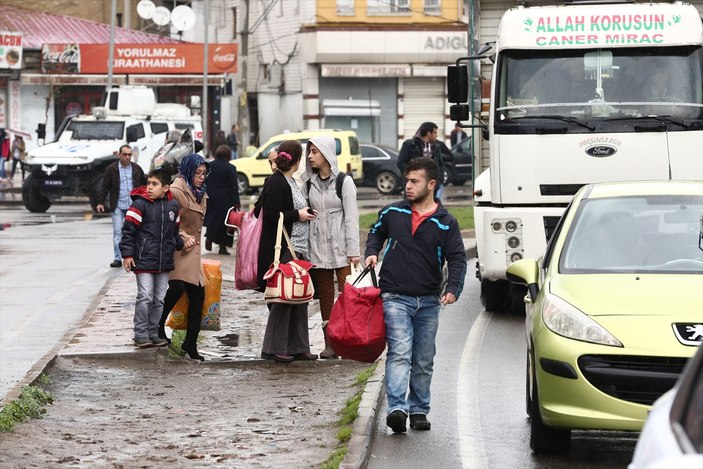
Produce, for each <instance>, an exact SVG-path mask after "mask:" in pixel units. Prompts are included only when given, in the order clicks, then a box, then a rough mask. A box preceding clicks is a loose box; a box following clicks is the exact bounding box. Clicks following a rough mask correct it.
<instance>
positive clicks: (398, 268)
mask: <svg viewBox="0 0 703 469" xmlns="http://www.w3.org/2000/svg"><path fill="white" fill-rule="evenodd" d="M438 177H439V170H438V168H437V164H436V163H435V162H434V161H433V160H431V159H429V158H425V157H420V158H414V159H412V160H411V161H410V162H409V163H408V165H407V167H406V168H405V179H406V181H407V182H406V184H405V193H406V198H405V199H404V200H402V201H401V202H396V203H393V204H390V205H387V206H386V207H384V208H382V209H381V210H380V211H379V212H378V221H377V222H376V223H375V224H374V225H373V227H372V228H371V230H370V231H369V236H368V239H367V241H366V252H365V257H366V260H365V264H366V265H367V266H369V265H371V266H374V267H375V266H376V263H377V262H378V254H379V253H380V252H381V249H382V248H383V244H384V242H388V243H389V245H388V246H387V247H386V248H385V251H384V257H383V263H382V265H381V272H380V275H379V282H378V283H379V288H380V289H381V296H382V298H383V315H384V319H385V323H386V340H387V343H388V349H387V354H386V397H387V400H388V413H387V416H386V425H388V426H389V427H390V428H391V429H392V430H393V432H395V433H402V432H405V431H406V430H407V428H406V420H407V418H408V415H410V428H412V429H415V430H429V429H430V428H431V425H430V422H429V420H427V414H428V413H429V412H430V384H431V383H432V369H433V366H434V356H435V350H436V349H435V338H436V336H437V328H438V326H439V312H440V306H441V307H444V306H445V305H448V304H452V303H454V302H455V301H456V300H457V299H458V298H459V295H460V294H461V290H462V288H463V286H464V277H465V275H466V252H465V250H464V243H463V241H462V239H461V232H460V231H459V225H458V223H457V221H456V219H455V218H454V217H453V216H452V215H450V214H449V212H447V210H446V209H445V208H444V207H443V206H442V203H441V202H440V201H439V200H437V199H435V198H433V196H432V194H433V193H434V189H435V186H436V184H437V179H438ZM445 262H446V263H447V266H448V272H449V274H448V278H447V283H446V287H445V289H444V291H441V290H440V289H441V285H442V269H443V267H444V264H445ZM440 295H441V296H440ZM408 388H409V391H408Z"/></svg>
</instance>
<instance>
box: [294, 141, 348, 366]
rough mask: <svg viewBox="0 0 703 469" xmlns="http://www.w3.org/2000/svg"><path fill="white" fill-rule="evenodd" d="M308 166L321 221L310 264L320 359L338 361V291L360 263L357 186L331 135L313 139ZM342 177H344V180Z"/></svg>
mask: <svg viewBox="0 0 703 469" xmlns="http://www.w3.org/2000/svg"><path fill="white" fill-rule="evenodd" d="M306 158H307V161H308V164H307V165H306V168H305V172H304V173H303V175H302V180H303V181H304V182H305V183H306V184H305V186H304V187H305V189H306V190H305V192H306V194H305V195H306V196H307V199H308V201H309V202H310V208H312V209H313V211H315V212H316V213H317V217H316V218H315V219H313V220H311V221H310V236H309V238H308V240H309V241H308V260H309V261H310V262H312V263H313V264H315V267H314V268H313V269H311V271H310V274H311V275H312V276H313V278H314V280H315V291H316V293H317V295H318V297H319V299H320V313H321V315H322V321H323V322H322V324H323V326H322V327H323V331H324V334H325V349H324V350H323V351H322V352H321V353H320V358H325V359H327V358H334V357H336V354H335V352H334V350H333V349H332V347H330V345H329V343H328V342H327V322H328V321H329V320H330V313H331V312H332V306H334V300H335V288H334V280H335V277H336V278H337V289H338V291H339V292H341V291H342V290H343V289H344V282H345V280H346V278H347V275H350V274H351V264H358V263H359V254H360V253H359V208H358V206H357V203H356V186H355V185H354V181H353V180H352V178H351V177H345V175H344V174H343V173H340V171H339V168H338V167H337V154H336V150H335V142H334V138H333V137H331V136H329V135H321V136H319V137H313V138H311V139H310V140H309V141H308V144H307V149H306ZM340 175H341V176H340ZM340 177H341V178H342V186H341V196H342V197H341V199H340V197H339V196H338V194H337V190H336V188H337V179H338V178H340Z"/></svg>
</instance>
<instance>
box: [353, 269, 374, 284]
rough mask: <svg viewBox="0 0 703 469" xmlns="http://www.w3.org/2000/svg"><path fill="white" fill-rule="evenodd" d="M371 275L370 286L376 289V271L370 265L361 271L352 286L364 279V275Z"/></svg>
mask: <svg viewBox="0 0 703 469" xmlns="http://www.w3.org/2000/svg"><path fill="white" fill-rule="evenodd" d="M368 273H371V284H372V285H373V286H374V287H376V288H378V280H377V279H376V269H374V268H373V266H372V265H371V264H369V265H367V266H366V268H365V269H364V270H362V271H361V274H359V276H358V277H357V278H356V280H354V283H352V285H356V283H357V282H359V281H360V280H361V279H362V278H364V277H366V274H368Z"/></svg>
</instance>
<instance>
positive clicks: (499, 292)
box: [481, 279, 512, 313]
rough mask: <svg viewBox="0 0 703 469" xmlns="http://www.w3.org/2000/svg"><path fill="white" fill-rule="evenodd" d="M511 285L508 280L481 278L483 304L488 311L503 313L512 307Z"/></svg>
mask: <svg viewBox="0 0 703 469" xmlns="http://www.w3.org/2000/svg"><path fill="white" fill-rule="evenodd" d="M509 287H510V285H509V284H508V282H507V281H506V280H495V281H492V280H486V279H482V280H481V304H483V306H484V307H485V308H486V311H493V312H494V313H501V312H506V311H507V310H508V308H510V303H511V300H512V297H511V295H510V288H509Z"/></svg>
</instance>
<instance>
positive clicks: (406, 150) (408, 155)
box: [398, 122, 444, 199]
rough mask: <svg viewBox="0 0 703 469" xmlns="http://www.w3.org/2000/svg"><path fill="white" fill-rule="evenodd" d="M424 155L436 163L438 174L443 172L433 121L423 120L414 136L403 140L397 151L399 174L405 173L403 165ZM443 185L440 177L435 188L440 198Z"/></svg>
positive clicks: (442, 162)
mask: <svg viewBox="0 0 703 469" xmlns="http://www.w3.org/2000/svg"><path fill="white" fill-rule="evenodd" d="M420 156H425V157H427V158H431V159H433V160H434V162H435V163H437V167H438V168H439V174H440V175H442V174H444V159H443V158H442V151H441V149H440V147H439V145H437V124H435V123H434V122H423V123H422V125H420V128H419V129H417V132H416V133H415V136H414V137H413V138H411V139H408V140H406V141H404V142H403V145H402V146H401V147H400V151H399V152H398V169H400V173H401V174H405V166H406V165H407V164H408V162H409V161H410V160H412V159H413V158H418V157H420ZM443 189H444V188H443V186H442V181H441V179H440V180H438V181H437V186H436V188H435V191H436V192H437V193H436V196H437V198H439V199H441V198H442V192H443Z"/></svg>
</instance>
